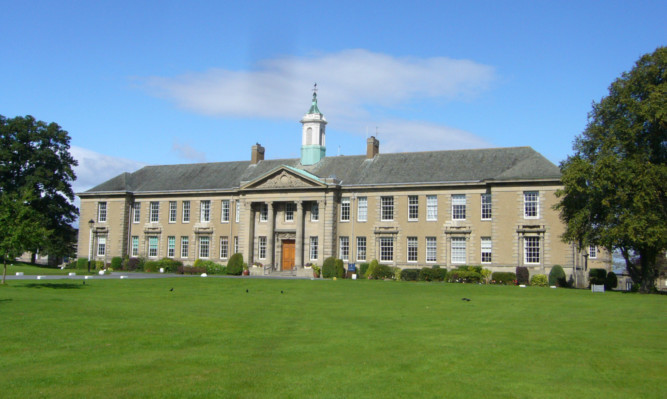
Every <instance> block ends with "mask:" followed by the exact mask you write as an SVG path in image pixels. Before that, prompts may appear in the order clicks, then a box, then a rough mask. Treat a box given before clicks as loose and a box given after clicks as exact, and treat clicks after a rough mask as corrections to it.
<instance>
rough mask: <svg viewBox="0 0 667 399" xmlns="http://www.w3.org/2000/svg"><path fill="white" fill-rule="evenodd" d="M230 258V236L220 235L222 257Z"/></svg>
mask: <svg viewBox="0 0 667 399" xmlns="http://www.w3.org/2000/svg"><path fill="white" fill-rule="evenodd" d="M228 258H229V237H227V236H225V237H220V259H228Z"/></svg>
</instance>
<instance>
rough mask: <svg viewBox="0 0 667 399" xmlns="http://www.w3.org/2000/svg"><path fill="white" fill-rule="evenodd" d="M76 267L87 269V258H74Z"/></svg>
mask: <svg viewBox="0 0 667 399" xmlns="http://www.w3.org/2000/svg"><path fill="white" fill-rule="evenodd" d="M76 268H77V269H88V258H79V259H77V260H76Z"/></svg>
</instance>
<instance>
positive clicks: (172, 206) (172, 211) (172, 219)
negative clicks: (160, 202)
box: [169, 201, 176, 223]
mask: <svg viewBox="0 0 667 399" xmlns="http://www.w3.org/2000/svg"><path fill="white" fill-rule="evenodd" d="M169 223H176V201H169Z"/></svg>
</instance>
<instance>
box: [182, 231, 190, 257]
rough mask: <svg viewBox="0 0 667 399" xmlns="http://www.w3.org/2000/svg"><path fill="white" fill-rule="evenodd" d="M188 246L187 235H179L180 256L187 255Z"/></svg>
mask: <svg viewBox="0 0 667 399" xmlns="http://www.w3.org/2000/svg"><path fill="white" fill-rule="evenodd" d="M189 246H190V240H189V239H188V237H185V236H183V237H181V258H186V259H187V257H188V247H189Z"/></svg>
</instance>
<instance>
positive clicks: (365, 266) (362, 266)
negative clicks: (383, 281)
mask: <svg viewBox="0 0 667 399" xmlns="http://www.w3.org/2000/svg"><path fill="white" fill-rule="evenodd" d="M368 265H369V263H360V264H359V277H364V276H365V275H366V272H367V271H368Z"/></svg>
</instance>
